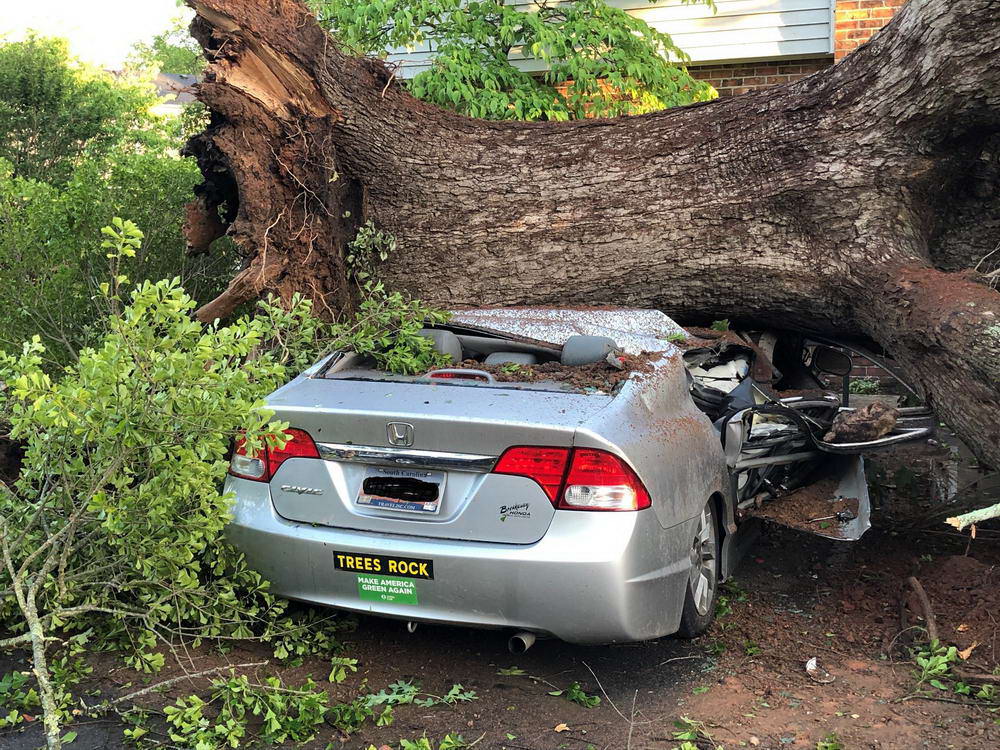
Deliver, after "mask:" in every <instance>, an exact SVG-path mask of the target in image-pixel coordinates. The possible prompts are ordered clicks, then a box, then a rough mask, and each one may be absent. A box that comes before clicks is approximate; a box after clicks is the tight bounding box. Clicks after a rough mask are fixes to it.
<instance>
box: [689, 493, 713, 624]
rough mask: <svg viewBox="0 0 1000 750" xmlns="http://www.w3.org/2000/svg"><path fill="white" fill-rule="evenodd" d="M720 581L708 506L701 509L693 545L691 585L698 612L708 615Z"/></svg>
mask: <svg viewBox="0 0 1000 750" xmlns="http://www.w3.org/2000/svg"><path fill="white" fill-rule="evenodd" d="M717 582H718V576H717V575H716V557H715V524H714V523H713V522H712V514H711V513H710V512H709V509H708V506H705V508H703V509H702V511H701V516H700V517H699V518H698V528H697V530H696V532H695V536H694V542H693V543H692V545H691V575H690V580H689V585H690V587H691V597H692V599H693V600H694V606H695V609H697V610H698V614H700V615H707V614H708V611H709V608H710V607H711V606H712V599H713V597H714V595H715V587H716V585H717Z"/></svg>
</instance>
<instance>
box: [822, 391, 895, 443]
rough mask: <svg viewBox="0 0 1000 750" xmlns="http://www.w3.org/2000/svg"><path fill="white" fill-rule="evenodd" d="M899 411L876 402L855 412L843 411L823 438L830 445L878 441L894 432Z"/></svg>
mask: <svg viewBox="0 0 1000 750" xmlns="http://www.w3.org/2000/svg"><path fill="white" fill-rule="evenodd" d="M898 418H899V411H898V410H897V409H894V408H893V407H891V406H889V405H887V404H884V403H882V402H881V401H876V402H874V403H871V404H868V406H863V407H861V408H860V409H857V410H855V411H842V412H840V413H839V414H838V415H837V416H836V418H835V419H834V420H833V424H832V425H831V426H830V431H829V432H827V433H826V435H824V436H823V440H825V441H826V442H828V443H863V442H866V441H868V440H878V439H879V438H880V437H883V436H884V435H888V434H889V433H890V432H892V430H893V428H894V427H895V426H896V420H897V419H898Z"/></svg>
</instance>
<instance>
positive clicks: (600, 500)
mask: <svg viewBox="0 0 1000 750" xmlns="http://www.w3.org/2000/svg"><path fill="white" fill-rule="evenodd" d="M564 487H565V488H564V489H563V492H562V494H561V495H560V497H559V506H558V507H560V508H565V509H567V510H642V509H643V508H648V507H649V506H650V505H651V504H652V502H651V501H650V499H649V493H648V492H646V488H645V487H644V486H643V484H642V481H640V479H639V477H638V476H636V473H635V472H634V471H632V467H631V466H629V465H628V464H627V463H625V462H624V461H622V460H621V459H620V458H618V456H616V455H614V454H613V453H608V452H607V451H602V450H596V449H594V448H574V449H573V460H572V462H571V463H570V466H569V473H568V474H567V475H566V482H565V485H564Z"/></svg>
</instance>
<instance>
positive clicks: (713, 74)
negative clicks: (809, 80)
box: [688, 57, 833, 97]
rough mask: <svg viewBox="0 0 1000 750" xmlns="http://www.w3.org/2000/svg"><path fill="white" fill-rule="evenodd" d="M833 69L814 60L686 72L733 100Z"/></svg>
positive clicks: (823, 61)
mask: <svg viewBox="0 0 1000 750" xmlns="http://www.w3.org/2000/svg"><path fill="white" fill-rule="evenodd" d="M831 65H833V58H830V57H817V58H812V59H809V60H783V61H780V62H779V61H771V62H756V63H727V64H725V65H690V66H688V71H689V72H690V73H691V75H692V76H694V77H695V78H698V79H700V80H702V81H708V82H709V83H710V84H712V85H713V86H714V87H715V88H716V90H717V91H718V92H719V96H720V97H723V96H736V95H737V94H745V93H746V92H747V91H752V90H753V89H765V88H767V87H769V86H777V85H778V84H780V83H789V82H791V81H797V80H799V79H800V78H805V77H806V76H807V75H810V74H811V73H815V72H816V71H818V70H822V69H823V68H828V67H830V66H831Z"/></svg>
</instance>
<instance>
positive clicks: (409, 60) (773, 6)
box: [389, 0, 835, 77]
mask: <svg viewBox="0 0 1000 750" xmlns="http://www.w3.org/2000/svg"><path fill="white" fill-rule="evenodd" d="M507 2H508V3H509V4H511V5H516V6H518V7H519V8H522V9H524V10H528V9H529V8H531V7H533V6H534V5H535V3H534V2H525V1H524V0H507ZM834 2H835V0H716V8H717V12H716V13H714V14H713V13H712V11H711V9H710V8H708V7H707V6H705V5H701V4H699V5H684V4H682V3H680V2H679V0H657V2H655V3H649V2H646V0H608V3H609V5H613V6H615V7H617V8H623V9H625V10H627V11H628V12H629V13H631V14H632V15H634V16H637V17H639V18H642V19H643V20H645V21H646V23H648V24H649V25H650V26H652V27H653V28H655V29H658V30H660V31H663V32H666V33H668V34H670V35H671V36H672V37H673V39H674V42H675V43H676V44H677V46H678V47H680V48H681V49H682V50H684V51H685V52H686V53H687V54H688V55H690V57H691V64H693V65H703V64H706V63H729V62H741V61H756V60H790V59H796V58H815V57H821V56H824V55H830V54H832V53H833V33H832V29H833V5H834ZM433 55H434V52H433V49H432V48H431V46H430V45H429V44H423V45H420V46H418V47H415V48H413V49H406V50H397V51H395V52H393V53H392V54H390V56H389V60H390V61H392V62H396V63H399V64H400V67H401V69H400V74H401V75H403V76H405V77H411V76H414V75H416V74H417V73H419V72H420V71H421V70H424V69H425V68H426V67H427V66H428V65H429V64H430V60H431V59H432V58H433ZM510 59H511V62H513V63H514V64H515V65H517V66H518V67H519V68H521V69H522V70H526V71H542V70H544V69H545V65H544V63H542V62H541V61H540V60H536V59H534V58H532V57H531V56H530V55H524V54H522V53H521V51H520V50H519V49H515V50H513V51H512V52H511V56H510Z"/></svg>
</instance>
